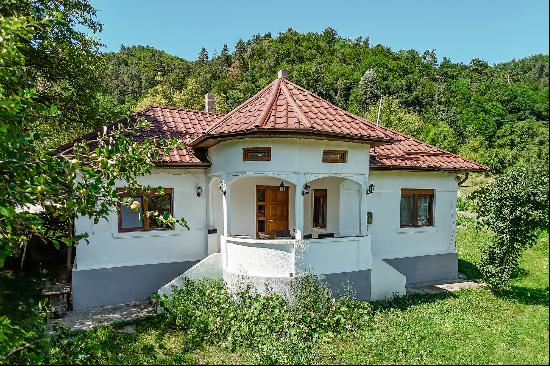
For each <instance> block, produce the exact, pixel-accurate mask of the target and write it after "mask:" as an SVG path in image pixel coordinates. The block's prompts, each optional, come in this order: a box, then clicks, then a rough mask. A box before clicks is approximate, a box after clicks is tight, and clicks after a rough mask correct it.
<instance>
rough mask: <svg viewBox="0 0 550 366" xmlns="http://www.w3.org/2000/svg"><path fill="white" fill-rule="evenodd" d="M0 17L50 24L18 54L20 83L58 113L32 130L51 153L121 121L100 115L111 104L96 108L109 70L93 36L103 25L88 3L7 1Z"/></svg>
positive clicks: (109, 113) (112, 115)
mask: <svg viewBox="0 0 550 366" xmlns="http://www.w3.org/2000/svg"><path fill="white" fill-rule="evenodd" d="M56 14H57V16H55V15H56ZM0 15H1V16H3V17H12V16H26V17H29V18H33V19H36V20H37V21H40V20H41V19H48V21H47V22H41V23H40V25H39V26H37V27H36V28H35V29H34V31H33V33H32V37H31V38H25V39H22V40H21V42H22V43H21V45H20V47H19V48H18V49H19V51H20V52H21V54H22V56H23V57H25V60H26V61H25V73H24V74H22V75H21V76H20V77H21V78H22V79H24V80H21V81H20V82H23V83H26V84H27V85H29V86H30V87H31V88H32V89H33V90H34V91H35V93H36V95H35V97H34V100H35V101H36V102H38V103H42V104H44V105H56V106H58V108H59V112H58V113H56V114H52V115H50V116H47V117H46V116H44V115H42V116H41V117H40V118H39V119H37V120H36V121H35V122H34V124H33V126H32V129H33V130H34V131H40V132H41V133H42V137H43V139H44V140H43V143H45V144H47V145H48V146H50V147H53V146H56V145H57V144H60V143H65V142H68V141H69V140H70V139H72V138H74V136H75V134H83V133H84V132H88V131H90V130H91V129H93V128H97V127H98V126H101V124H103V123H104V122H105V121H109V120H113V119H115V117H118V116H119V114H118V113H120V112H121V111H120V110H118V109H117V108H115V109H114V110H110V109H107V110H105V109H101V108H102V107H110V106H112V104H105V103H98V102H97V98H98V97H99V96H100V95H102V94H105V93H106V89H105V88H104V74H105V73H104V70H105V64H104V63H103V62H102V61H101V59H100V57H99V49H100V46H101V44H100V43H99V42H98V41H97V39H95V38H94V37H93V36H90V35H89V34H92V35H93V34H97V33H98V32H100V31H101V28H102V25H101V23H100V22H99V21H98V20H97V18H96V11H95V9H94V8H93V7H92V6H91V5H90V3H89V1H88V0H36V1H20V0H4V1H2V2H0Z"/></svg>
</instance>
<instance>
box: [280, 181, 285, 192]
mask: <svg viewBox="0 0 550 366" xmlns="http://www.w3.org/2000/svg"><path fill="white" fill-rule="evenodd" d="M279 191H281V192H284V191H286V186H285V183H284V182H283V181H281V184H279Z"/></svg>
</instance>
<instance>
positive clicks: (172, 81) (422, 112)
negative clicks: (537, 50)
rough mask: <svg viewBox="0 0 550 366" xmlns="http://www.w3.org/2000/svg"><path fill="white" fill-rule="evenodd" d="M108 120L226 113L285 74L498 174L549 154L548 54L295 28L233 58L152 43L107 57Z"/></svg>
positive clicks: (245, 45)
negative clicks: (462, 49)
mask: <svg viewBox="0 0 550 366" xmlns="http://www.w3.org/2000/svg"><path fill="white" fill-rule="evenodd" d="M102 57H103V58H104V61H105V67H106V73H105V79H104V80H105V83H104V87H105V92H104V93H105V94H103V98H104V100H109V103H106V104H107V105H114V106H117V108H111V109H110V110H109V111H108V113H107V114H109V113H110V114H111V115H112V116H113V117H115V116H116V114H117V112H118V113H120V112H121V111H133V110H137V109H139V108H142V107H144V106H145V105H147V104H159V105H168V106H176V107H182V108H191V109H203V103H204V102H203V100H204V94H206V93H207V92H212V93H214V94H215V95H216V98H217V105H216V108H217V111H218V112H220V113H226V112H228V111H230V110H231V109H233V108H234V107H236V106H237V105H239V104H240V103H241V102H243V101H244V100H246V99H248V98H249V97H250V96H252V95H253V94H255V93H256V92H257V91H259V90H260V89H261V88H263V87H264V86H265V85H267V84H268V83H269V82H271V81H272V80H273V79H274V78H275V76H276V72H277V70H279V69H287V70H289V74H290V79H291V80H292V81H294V82H295V83H297V84H299V85H302V86H304V87H305V88H307V89H309V90H311V91H312V92H314V93H316V94H317V95H319V96H321V97H323V98H325V99H327V100H329V101H330V102H332V103H333V104H335V105H337V106H339V107H341V108H344V109H346V110H349V111H351V112H352V113H355V114H357V115H361V116H364V117H366V118H368V119H370V120H373V121H374V120H376V117H377V112H378V107H379V102H380V99H381V98H382V112H381V117H380V123H381V124H382V125H385V126H387V127H390V128H393V129H395V130H398V131H400V132H404V133H406V134H409V135H412V136H414V137H417V138H419V139H421V140H423V141H425V142H428V143H430V144H433V145H436V146H438V147H441V148H443V149H446V150H448V151H451V152H454V153H458V154H460V155H462V156H465V157H467V158H471V159H474V160H477V161H479V162H482V163H485V164H487V165H488V166H489V167H490V168H491V171H492V172H493V173H501V172H503V171H504V170H505V169H506V168H507V167H510V166H512V165H515V164H517V163H522V162H526V161H529V160H530V159H541V158H542V156H543V155H544V154H545V153H546V152H547V151H548V56H547V55H535V56H531V57H528V58H524V59H521V60H512V61H510V62H506V63H502V64H498V65H489V64H488V63H487V62H485V61H483V60H480V59H474V60H472V61H471V62H470V63H469V64H467V65H464V64H461V63H453V62H452V61H451V60H449V59H446V58H443V59H438V57H437V55H436V52H435V51H433V50H432V51H423V52H421V51H417V50H402V51H393V50H391V49H390V48H389V47H385V46H383V45H370V43H369V39H368V37H365V38H358V39H355V40H350V39H346V38H343V37H340V36H338V34H337V33H336V31H335V30H333V29H330V28H327V29H326V30H325V31H324V32H322V33H307V34H301V33H298V32H296V31H294V30H292V29H288V30H287V31H286V32H283V33H280V34H278V35H277V36H272V35H271V34H269V33H267V34H264V35H256V36H254V37H253V38H252V39H250V40H247V41H239V42H238V43H237V44H236V45H235V50H234V51H233V52H230V51H229V48H228V47H227V45H225V46H224V47H223V49H222V51H221V52H220V53H219V54H213V55H211V56H209V55H208V53H207V51H206V50H205V49H204V48H203V49H201V50H200V52H199V54H198V58H197V60H194V61H188V60H184V59H181V58H178V57H176V56H172V55H169V54H167V53H165V52H163V51H160V50H157V49H155V48H152V47H147V46H132V47H125V46H122V47H121V49H120V51H118V52H112V53H106V54H104V55H102Z"/></svg>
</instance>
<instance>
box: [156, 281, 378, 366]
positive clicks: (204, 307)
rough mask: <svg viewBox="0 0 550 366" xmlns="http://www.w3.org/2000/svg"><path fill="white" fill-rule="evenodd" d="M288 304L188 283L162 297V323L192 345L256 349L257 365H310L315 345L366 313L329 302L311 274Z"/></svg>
mask: <svg viewBox="0 0 550 366" xmlns="http://www.w3.org/2000/svg"><path fill="white" fill-rule="evenodd" d="M293 292H294V293H295V294H296V295H295V297H294V298H293V300H291V301H288V300H286V299H284V298H283V297H281V296H279V295H269V296H261V295H256V294H253V293H252V292H251V291H250V289H249V288H243V289H242V290H240V291H239V292H238V293H237V295H236V296H233V295H231V294H230V293H229V292H228V291H227V289H226V288H225V286H224V284H223V282H222V281H213V280H202V281H197V282H195V281H190V280H189V281H187V282H186V283H185V285H184V286H183V287H182V288H179V289H177V290H175V291H174V293H173V294H172V296H171V297H170V298H168V297H164V298H163V299H162V300H161V305H162V307H163V308H164V309H165V311H166V316H167V321H168V322H169V323H170V324H174V325H175V326H176V327H177V328H178V329H180V330H182V331H185V333H186V335H187V337H188V338H187V342H188V344H190V346H191V347H198V346H199V345H201V344H203V343H209V344H217V345H219V346H221V347H223V348H226V349H228V350H231V351H235V350H240V349H243V348H248V349H256V350H258V351H257V353H255V354H254V361H255V362H258V363H262V364H263V363H268V364H273V363H313V362H314V360H315V354H314V352H313V349H314V346H315V344H316V343H317V341H318V340H319V339H320V338H322V337H323V336H324V335H327V334H336V333H341V332H343V331H349V330H351V329H352V327H353V326H355V325H357V324H359V323H360V322H361V321H362V320H364V318H365V317H366V316H367V315H368V314H369V307H368V306H366V304H364V305H361V304H360V303H357V302H354V301H353V300H351V299H350V298H340V299H334V298H332V297H331V295H330V291H328V289H327V288H326V287H325V285H324V284H322V283H320V282H319V280H317V278H316V277H314V276H312V275H308V276H305V277H304V278H302V279H300V280H299V281H298V283H297V285H296V287H295V289H294V290H293Z"/></svg>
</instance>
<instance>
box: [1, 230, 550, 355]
mask: <svg viewBox="0 0 550 366" xmlns="http://www.w3.org/2000/svg"><path fill="white" fill-rule="evenodd" d="M489 239H490V236H489V234H488V233H487V232H485V231H483V230H479V229H478V228H476V226H475V224H474V222H473V221H472V220H468V219H460V220H459V225H458V230H457V251H458V252H459V258H460V263H459V269H460V271H462V272H463V273H466V274H467V275H468V276H469V277H470V278H474V279H475V278H479V271H478V270H477V268H476V265H477V262H478V260H479V253H480V248H481V247H483V246H484V245H487V243H488V242H489ZM521 269H522V270H520V271H518V273H517V276H516V278H515V279H514V280H513V282H512V289H511V290H510V291H508V292H506V293H504V294H501V295H498V296H496V295H495V294H493V293H492V292H491V291H490V290H488V289H471V290H462V291H459V292H456V293H440V294H433V295H415V296H408V297H405V298H401V299H397V300H394V301H387V302H375V303H373V304H372V305H369V307H368V308H369V309H370V310H369V312H368V316H367V317H364V318H362V319H361V320H354V321H353V322H352V323H351V325H352V327H351V329H348V328H346V327H343V328H342V327H334V326H333V325H330V324H329V325H328V326H322V327H318V328H315V327H312V324H313V323H314V324H318V323H316V321H319V320H322V319H321V317H318V318H317V320H316V321H315V322H313V323H312V322H310V321H309V320H308V319H307V317H308V314H307V310H305V309H302V310H301V312H302V314H301V316H302V319H301V320H296V319H292V320H293V321H292V322H291V323H292V324H290V323H288V321H289V320H291V318H290V316H294V317H296V316H297V314H296V313H292V312H293V311H294V310H293V309H291V308H285V306H286V305H285V306H282V307H281V306H280V305H274V302H276V301H275V300H276V299H263V300H262V301H263V302H255V301H252V300H250V299H249V300H250V301H251V302H249V303H245V305H246V306H243V307H242V308H240V309H236V308H234V309H233V310H231V311H230V312H229V313H232V314H233V315H229V316H228V315H227V314H228V310H227V307H230V306H233V305H226V308H225V310H224V307H223V306H224V305H223V304H227V302H226V301H225V299H223V300H224V301H220V302H219V303H218V304H215V301H214V302H213V301H211V300H212V299H208V298H205V297H204V296H203V297H202V298H203V300H202V302H201V300H200V298H194V299H189V300H190V301H189V302H185V300H182V301H184V304H183V305H184V306H183V308H188V307H190V306H192V305H193V304H194V303H196V304H197V305H196V306H197V309H199V312H198V313H195V315H193V316H192V317H191V318H188V319H187V320H185V321H184V322H180V324H179V325H178V324H177V321H175V320H174V318H172V320H168V321H167V319H170V317H168V318H166V317H162V316H157V317H153V318H150V319H145V320H141V321H137V322H135V323H134V324H135V326H136V331H135V333H133V334H126V333H122V332H120V329H121V328H122V327H123V326H124V324H120V325H115V326H103V327H99V328H97V329H95V330H93V331H88V332H82V333H62V334H60V335H59V336H58V337H55V338H53V339H50V340H48V342H47V343H43V344H42V345H40V349H39V350H37V352H42V354H41V357H42V358H41V359H38V360H39V362H49V363H57V364H61V363H76V364H91V363H99V364H112V363H119V364H136V363H142V364H172V363H176V364H188V363H208V364H220V363H221V364H224V363H226V364H241V363H258V362H261V363H277V362H287V363H289V362H320V363H327V364H329V363H340V364H341V363H357V364H368V363H458V364H472V363H475V364H478V363H482V364H488V363H505V364H506V363H529V364H548V330H549V324H548V234H547V233H543V234H542V235H541V236H540V239H539V241H538V243H537V244H536V245H535V246H534V247H533V248H531V249H529V250H527V251H526V252H525V253H524V255H523V257H522V260H521ZM188 295H189V294H187V295H186V296H188ZM218 295H220V293H218ZM218 295H216V296H218ZM277 301H278V300H277ZM250 306H258V307H257V308H255V309H251V310H250V311H248V310H246V307H250ZM174 309H175V308H174ZM207 311H210V312H211V315H210V316H209V318H207V319H204V318H202V317H198V318H197V316H198V315H200V314H203V313H205V312H207ZM281 311H283V312H286V313H285V315H281V313H279V314H277V312H281ZM330 311H331V312H332V311H334V309H333V310H330ZM354 311H355V310H354ZM216 313H218V314H220V315H222V314H223V317H224V318H225V317H229V318H231V317H232V316H234V319H233V320H227V321H226V322H225V323H224V324H225V326H227V327H229V328H226V331H223V332H220V330H219V329H214V328H211V325H212V324H216V323H215V321H214V320H215V315H216ZM336 313H337V312H335V313H329V314H328V315H329V316H330V315H331V314H336ZM247 314H248V315H249V316H250V315H253V316H254V318H246V317H245V319H241V320H239V319H238V317H239V316H241V317H242V316H244V315H247ZM298 314H299V313H298ZM310 315H312V314H310ZM325 315H327V314H325ZM281 319H286V321H287V323H284V322H283V323H279V325H280V324H284V326H282V327H281V326H279V327H277V324H276V322H277V321H281ZM350 319H351V318H350ZM224 321H225V319H224ZM231 322H233V325H229V326H228V324H231ZM298 325H300V326H304V325H305V326H306V329H302V330H303V331H304V332H307V331H308V330H313V332H312V333H310V335H312V334H315V339H317V340H318V341H316V342H309V340H311V339H312V337H309V338H308V337H305V338H306V339H304V337H303V335H300V336H299V337H297V338H292V337H288V335H289V333H290V332H291V331H292V330H296V329H300V326H298ZM262 327H265V329H262ZM308 327H309V328H308ZM201 329H202V330H201ZM227 329H229V331H227ZM231 329H232V330H231ZM331 329H336V331H331ZM197 331H201V332H208V334H206V335H205V334H202V335H200V337H198V338H197V337H196V336H197ZM248 331H250V332H248ZM193 332H194V333H195V334H193ZM216 332H217V333H216ZM269 334H272V336H271V337H269ZM228 337H230V338H232V339H231V340H230V341H229V340H228ZM223 340H225V342H224V341H223ZM243 340H244V342H243ZM256 340H258V341H256ZM289 340H290V341H295V342H296V343H295V344H292V342H288V341H289ZM235 345H236V346H235ZM304 353H308V354H307V355H304ZM290 356H292V357H290ZM304 356H307V357H304ZM310 356H311V357H310ZM285 357H286V358H285ZM35 360H36V359H35ZM40 360H41V361H40ZM10 361H11V362H14V361H20V362H22V361H25V360H22V359H19V360H17V359H16V358H15V359H11V360H10Z"/></svg>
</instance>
